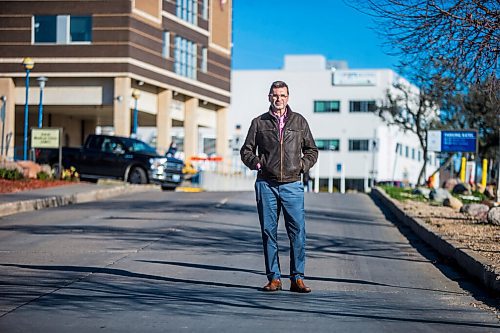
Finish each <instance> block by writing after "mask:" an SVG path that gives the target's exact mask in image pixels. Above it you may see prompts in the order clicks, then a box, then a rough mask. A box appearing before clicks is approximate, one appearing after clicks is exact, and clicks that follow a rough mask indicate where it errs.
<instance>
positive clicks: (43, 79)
mask: <svg viewBox="0 0 500 333" xmlns="http://www.w3.org/2000/svg"><path fill="white" fill-rule="evenodd" d="M36 80H37V81H38V85H39V86H40V103H39V104H38V128H42V124H43V89H44V88H45V83H47V81H48V80H49V79H47V78H46V77H45V76H40V77H39V78H38V79H36Z"/></svg>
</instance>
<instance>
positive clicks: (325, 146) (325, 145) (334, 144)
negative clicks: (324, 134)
mask: <svg viewBox="0 0 500 333" xmlns="http://www.w3.org/2000/svg"><path fill="white" fill-rule="evenodd" d="M315 142H316V146H317V147H318V149H319V150H332V151H339V150H340V140H339V139H318V140H315Z"/></svg>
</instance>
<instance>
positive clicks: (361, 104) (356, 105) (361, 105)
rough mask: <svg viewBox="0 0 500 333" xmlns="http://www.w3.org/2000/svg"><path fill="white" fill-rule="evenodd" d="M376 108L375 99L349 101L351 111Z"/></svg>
mask: <svg viewBox="0 0 500 333" xmlns="http://www.w3.org/2000/svg"><path fill="white" fill-rule="evenodd" d="M376 109H377V105H376V104H375V101H349V112H373V111H375V110H376Z"/></svg>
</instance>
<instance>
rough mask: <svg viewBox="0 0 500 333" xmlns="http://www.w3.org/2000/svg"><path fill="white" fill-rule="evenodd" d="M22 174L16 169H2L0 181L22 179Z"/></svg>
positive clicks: (0, 169) (0, 170)
mask: <svg viewBox="0 0 500 333" xmlns="http://www.w3.org/2000/svg"><path fill="white" fill-rule="evenodd" d="M22 178H24V177H23V174H22V173H21V172H20V171H19V170H17V169H2V168H0V179H7V180H18V179H22Z"/></svg>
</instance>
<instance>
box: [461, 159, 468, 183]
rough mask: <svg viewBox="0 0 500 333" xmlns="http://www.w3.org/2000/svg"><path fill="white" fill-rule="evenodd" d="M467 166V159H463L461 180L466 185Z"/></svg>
mask: <svg viewBox="0 0 500 333" xmlns="http://www.w3.org/2000/svg"><path fill="white" fill-rule="evenodd" d="M466 165H467V159H466V158H465V157H462V165H461V166H460V180H461V181H462V183H465V168H466Z"/></svg>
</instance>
